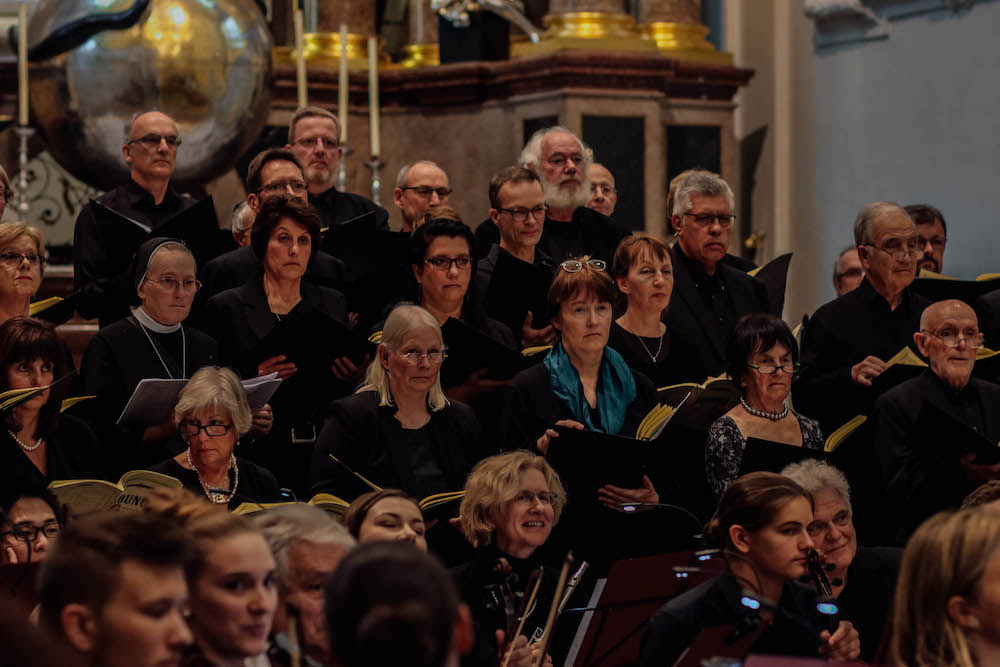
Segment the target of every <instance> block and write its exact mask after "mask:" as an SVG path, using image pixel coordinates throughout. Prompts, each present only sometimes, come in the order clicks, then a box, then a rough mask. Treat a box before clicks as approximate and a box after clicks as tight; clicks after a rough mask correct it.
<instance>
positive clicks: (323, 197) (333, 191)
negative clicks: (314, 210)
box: [309, 186, 338, 208]
mask: <svg viewBox="0 0 1000 667" xmlns="http://www.w3.org/2000/svg"><path fill="white" fill-rule="evenodd" d="M337 192H338V191H337V188H336V186H334V187H332V188H330V189H329V190H324V191H323V192H321V193H319V194H318V195H309V201H310V202H313V201H316V200H319V201H321V202H323V203H324V204H326V205H327V206H328V207H330V208H332V207H333V204H334V201H335V200H336V199H337Z"/></svg>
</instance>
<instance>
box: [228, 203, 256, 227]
mask: <svg viewBox="0 0 1000 667" xmlns="http://www.w3.org/2000/svg"><path fill="white" fill-rule="evenodd" d="M254 216H255V213H254V212H253V209H252V208H250V204H248V203H247V201H246V200H245V199H244V200H243V201H241V202H240V204H239V206H237V207H236V208H235V209H233V217H232V218H231V219H230V220H231V222H232V224H231V225H230V228H231V229H232V232H233V235H234V236H235V235H236V234H239V233H242V232H245V231H246V230H247V228H248V227H249V226H250V223H251V222H252V221H253V219H254Z"/></svg>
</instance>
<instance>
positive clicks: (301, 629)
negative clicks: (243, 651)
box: [250, 503, 355, 665]
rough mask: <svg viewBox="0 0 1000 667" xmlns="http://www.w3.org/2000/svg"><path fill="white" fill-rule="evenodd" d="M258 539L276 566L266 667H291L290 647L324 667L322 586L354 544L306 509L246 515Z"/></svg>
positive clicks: (329, 520) (322, 515)
mask: <svg viewBox="0 0 1000 667" xmlns="http://www.w3.org/2000/svg"><path fill="white" fill-rule="evenodd" d="M250 521H251V523H253V524H254V525H255V526H256V527H257V528H258V530H260V531H261V532H262V533H264V538H265V539H266V540H267V543H268V545H270V547H271V553H272V554H273V555H274V561H275V563H277V565H278V608H277V610H276V611H275V614H274V625H273V633H272V634H273V636H274V641H273V644H272V648H271V657H272V662H276V663H277V664H281V665H290V664H292V661H291V655H293V654H294V653H295V651H294V650H293V642H298V641H299V640H298V639H296V638H295V637H294V636H292V635H291V634H290V633H292V632H293V631H295V632H297V633H298V636H299V637H301V644H302V645H301V646H300V647H299V648H300V649H301V651H302V653H303V654H304V655H305V657H306V658H307V659H308V660H311V661H312V663H309V664H313V665H329V664H330V662H331V655H330V642H329V641H328V640H327V637H326V617H325V616H324V614H323V609H324V607H323V605H324V601H323V585H324V584H325V583H326V581H327V579H329V578H330V575H331V574H333V571H334V570H336V569H337V565H339V564H340V561H341V559H342V558H343V557H344V556H345V555H347V553H348V552H349V551H350V550H351V549H353V548H354V544H355V543H354V538H352V537H351V536H350V535H349V534H348V533H347V530H346V529H345V528H344V527H343V526H342V525H340V523H338V522H337V520H336V519H335V518H333V517H332V516H331V515H330V514H329V513H327V512H324V511H323V510H321V509H319V508H317V507H312V506H310V505H306V504H304V503H295V504H294V505H282V506H279V507H272V508H270V509H267V510H265V511H262V512H256V513H254V514H251V515H250Z"/></svg>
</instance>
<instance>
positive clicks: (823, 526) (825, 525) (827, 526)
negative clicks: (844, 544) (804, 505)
mask: <svg viewBox="0 0 1000 667" xmlns="http://www.w3.org/2000/svg"><path fill="white" fill-rule="evenodd" d="M850 523H851V513H850V512H848V511H847V510H841V511H839V512H837V513H836V514H835V515H834V517H833V520H832V521H819V520H818V519H817V520H816V521H813V522H812V523H810V524H809V525H808V526H807V527H806V532H807V533H809V537H819V536H820V535H824V534H826V533H829V532H830V530H832V528H833V527H834V526H836V527H837V528H847V526H848V525H849V524H850Z"/></svg>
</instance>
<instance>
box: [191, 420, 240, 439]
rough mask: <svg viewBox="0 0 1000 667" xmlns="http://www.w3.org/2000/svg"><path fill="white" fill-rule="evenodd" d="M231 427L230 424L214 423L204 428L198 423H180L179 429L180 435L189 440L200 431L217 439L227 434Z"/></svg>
mask: <svg viewBox="0 0 1000 667" xmlns="http://www.w3.org/2000/svg"><path fill="white" fill-rule="evenodd" d="M232 427H233V425H232V424H216V423H214V422H213V423H211V424H205V425H204V426H202V425H201V424H199V423H198V422H181V424H180V427H179V428H180V432H181V435H186V436H187V437H189V438H193V437H195V436H197V435H198V434H199V433H201V432H202V431H204V432H205V434H206V435H208V436H209V437H211V438H219V437H222V436H224V435H225V434H226V433H228V432H229V429H231V428H232Z"/></svg>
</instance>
